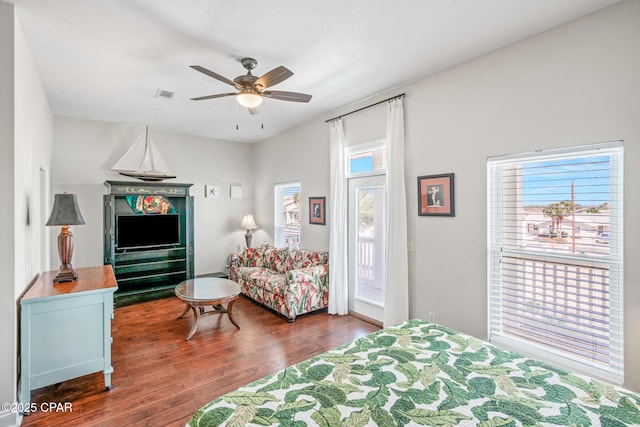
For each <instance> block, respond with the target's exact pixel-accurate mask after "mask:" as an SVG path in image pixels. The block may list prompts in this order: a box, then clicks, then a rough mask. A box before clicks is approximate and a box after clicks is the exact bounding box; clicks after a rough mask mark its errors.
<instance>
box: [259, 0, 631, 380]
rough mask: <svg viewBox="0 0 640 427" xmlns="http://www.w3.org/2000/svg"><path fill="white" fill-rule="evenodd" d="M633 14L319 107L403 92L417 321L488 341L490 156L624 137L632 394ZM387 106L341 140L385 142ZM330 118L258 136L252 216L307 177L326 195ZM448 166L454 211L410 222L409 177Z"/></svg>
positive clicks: (324, 242)
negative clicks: (277, 188)
mask: <svg viewBox="0 0 640 427" xmlns="http://www.w3.org/2000/svg"><path fill="white" fill-rule="evenodd" d="M638 22H640V2H638V1H635V0H633V1H627V2H623V3H620V4H617V5H615V6H613V7H611V8H608V9H605V10H604V11H601V12H598V13H596V14H594V15H590V16H587V17H585V18H582V19H579V20H576V21H574V22H571V23H569V24H566V25H563V26H561V27H558V28H556V29H553V30H550V31H548V32H545V33H543V34H540V35H537V36H534V37H531V38H530V39H527V40H524V41H522V42H519V43H517V44H514V45H511V46H508V47H506V48H504V49H500V50H498V51H495V52H493V53H491V54H488V55H485V56H482V57H480V58H477V59H475V60H473V61H469V62H467V63H465V64H462V65H460V66H457V67H454V68H451V69H449V70H446V71H444V72H441V73H438V74H436V75H433V76H429V77H426V78H424V79H422V80H419V81H416V82H414V83H412V84H409V85H407V86H405V87H402V88H397V89H396V90H394V91H390V92H388V93H385V94H381V95H380V96H376V97H375V98H372V99H368V100H366V101H363V102H362V103H361V104H358V105H353V106H350V108H345V109H343V110H341V111H336V112H334V113H335V114H330V115H327V117H326V118H330V117H331V116H333V115H337V114H340V113H344V112H347V111H349V110H354V109H356V108H358V107H360V106H364V105H367V104H371V103H373V102H375V101H377V100H381V99H385V98H386V97H388V96H393V95H395V94H398V93H403V92H404V93H406V99H405V117H406V143H407V147H406V162H407V163H406V184H407V199H408V206H407V208H408V209H407V211H408V215H409V217H408V232H409V236H408V238H409V240H412V241H413V242H414V247H415V251H414V252H413V253H410V257H409V262H410V265H409V275H410V316H411V317H415V318H423V319H426V318H427V315H428V313H429V312H434V313H436V320H437V321H438V322H440V323H442V324H445V325H447V326H450V327H453V328H455V329H458V330H461V331H463V332H467V333H469V334H472V335H475V336H478V337H483V338H484V337H486V336H487V277H486V276H487V268H486V263H487V256H486V245H487V239H486V234H487V227H486V160H487V157H489V156H495V155H501V154H510V153H519V152H529V151H533V150H537V149H550V148H556V147H566V146H574V145H582V144H590V143H596V142H602V141H610V140H617V139H623V140H624V141H625V166H624V167H625V185H626V191H625V212H624V214H625V225H624V226H625V246H624V253H625V307H624V309H625V360H626V364H625V373H626V375H625V378H626V384H625V385H626V386H627V387H630V388H633V389H635V390H638V391H640V364H639V363H638V362H637V361H638V360H640V340H638V339H637V336H638V325H640V287H639V286H637V283H638V281H639V279H640V264H639V263H637V262H634V261H635V260H637V259H638V257H639V256H640V246H639V244H640V243H639V242H640V223H639V222H638V221H637V218H639V217H640V193H638V192H637V191H635V186H634V184H635V183H638V182H640V126H639V125H638V117H640V49H639V48H638V46H640V25H638ZM385 111H386V110H385V109H384V108H380V107H374V108H372V109H368V110H365V111H363V112H360V113H356V114H353V115H350V116H347V117H345V119H344V127H345V134H346V135H345V136H346V139H347V144H354V143H358V142H363V141H366V140H371V139H376V138H379V137H380V136H383V135H384V123H385ZM326 118H323V120H320V119H318V120H315V121H313V122H311V123H308V124H305V125H303V126H301V127H299V128H297V129H295V130H293V131H291V132H287V133H285V134H282V135H278V136H276V137H273V138H271V139H269V140H266V141H263V142H262V143H259V144H257V146H256V153H259V155H258V156H257V158H260V159H261V160H260V165H259V166H258V167H256V189H257V191H256V193H257V194H259V195H260V196H259V198H258V199H257V203H256V212H257V213H258V214H259V215H260V219H261V221H262V222H263V223H272V214H271V212H272V210H273V201H272V199H273V197H272V184H273V183H274V182H278V181H281V180H296V179H297V180H301V181H302V183H303V196H304V197H303V200H306V196H308V195H328V193H329V176H328V174H327V169H328V125H326V124H325V123H324V119H326ZM275 164H280V165H285V164H286V165H288V166H287V167H286V168H284V167H278V166H274V165H275ZM289 165H294V166H292V167H289ZM448 172H454V173H455V189H456V194H455V196H456V216H455V217H453V218H450V217H441V218H439V217H418V215H417V209H418V208H417V179H416V178H417V176H420V175H431V174H439V173H448ZM305 187H311V188H312V189H313V193H317V194H310V192H309V191H307V190H306V188H305ZM258 189H259V191H258ZM270 192H271V193H270ZM329 226H330V224H329V225H328V226H327V227H323V228H322V229H321V230H320V231H318V230H316V229H314V230H311V229H310V228H311V226H306V227H305V228H303V230H302V241H303V245H305V246H306V245H312V244H314V245H316V246H320V247H321V249H326V248H327V247H328V227H329ZM391 286H392V284H391Z"/></svg>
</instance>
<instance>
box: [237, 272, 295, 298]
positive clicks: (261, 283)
mask: <svg viewBox="0 0 640 427" xmlns="http://www.w3.org/2000/svg"><path fill="white" fill-rule="evenodd" d="M238 274H239V275H240V277H241V278H242V279H243V280H245V281H247V282H250V283H251V284H252V285H253V286H257V287H259V288H262V289H265V290H267V291H269V292H273V293H275V294H280V293H284V292H285V290H286V288H287V277H286V275H285V274H281V273H276V272H275V271H273V270H271V269H269V268H266V267H240V268H239V269H238Z"/></svg>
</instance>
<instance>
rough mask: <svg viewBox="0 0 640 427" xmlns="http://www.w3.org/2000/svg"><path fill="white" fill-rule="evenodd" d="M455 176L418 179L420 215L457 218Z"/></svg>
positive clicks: (434, 176)
mask: <svg viewBox="0 0 640 427" xmlns="http://www.w3.org/2000/svg"><path fill="white" fill-rule="evenodd" d="M455 214H456V211H455V203H454V192H453V174H452V173H445V174H442V175H426V176H419V177H418V215H420V216H455Z"/></svg>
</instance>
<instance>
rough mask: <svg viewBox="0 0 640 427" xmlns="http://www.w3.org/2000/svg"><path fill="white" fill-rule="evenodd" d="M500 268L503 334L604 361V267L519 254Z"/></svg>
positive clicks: (606, 347) (606, 308)
mask: <svg viewBox="0 0 640 427" xmlns="http://www.w3.org/2000/svg"><path fill="white" fill-rule="evenodd" d="M501 268H502V275H503V279H504V280H503V285H502V300H503V301H502V325H503V330H504V332H505V333H507V334H509V335H512V336H516V337H519V338H522V339H525V340H528V341H533V342H538V343H543V344H545V345H549V346H552V347H556V348H558V349H559V350H562V351H567V352H570V353H572V354H575V355H578V356H581V357H584V358H589V359H593V360H597V361H600V362H601V363H605V364H606V363H608V360H609V331H610V325H609V311H610V309H611V307H610V286H609V283H610V281H609V269H608V268H605V267H601V266H598V265H595V264H591V265H585V264H582V265H580V264H579V263H578V262H573V261H569V260H567V261H562V260H558V261H549V260H544V259H542V258H537V257H535V256H532V257H530V258H529V257H527V256H526V255H522V254H518V255H503V257H502V263H501Z"/></svg>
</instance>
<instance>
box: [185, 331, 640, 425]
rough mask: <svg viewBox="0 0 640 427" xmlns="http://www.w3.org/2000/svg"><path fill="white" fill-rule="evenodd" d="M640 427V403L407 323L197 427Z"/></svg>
mask: <svg viewBox="0 0 640 427" xmlns="http://www.w3.org/2000/svg"><path fill="white" fill-rule="evenodd" d="M219 425H226V426H242V425H250V426H271V425H282V426H327V427H329V426H338V425H345V426H367V425H378V426H396V425H397V426H406V425H430V426H439V425H480V426H485V427H489V426H517V425H524V426H529V425H563V426H566V425H577V426H587V425H603V426H626V425H640V395H638V394H636V393H633V392H630V391H627V390H624V389H622V388H619V387H614V386H612V385H609V384H606V383H604V382H600V381H596V380H592V379H590V378H588V377H585V376H581V375H577V374H573V373H571V372H569V371H566V370H563V369H558V368H555V367H553V366H551V365H548V364H546V363H542V362H539V361H536V360H534V359H530V358H527V357H523V356H521V355H519V354H517V353H514V352H511V351H507V350H504V349H501V348H498V347H496V346H494V345H492V344H489V343H487V342H484V341H481V340H478V339H475V338H472V337H470V336H468V335H465V334H462V333H459V332H456V331H454V330H451V329H448V328H446V327H443V326H441V325H437V324H432V323H427V322H424V321H421V320H409V321H407V322H405V323H403V324H401V325H398V326H395V327H390V328H385V329H382V330H379V331H376V332H373V333H371V334H369V335H367V336H365V337H362V338H359V339H356V340H354V341H352V342H350V343H348V344H344V345H342V346H340V347H337V348H335V349H333V350H329V351H327V352H325V353H322V354H320V355H318V356H315V357H313V358H311V359H308V360H306V361H304V362H301V363H298V364H297V365H294V366H291V367H289V368H286V369H283V370H282V371H280V372H277V373H275V374H273V375H269V376H267V377H264V378H262V379H260V380H258V381H255V382H253V383H251V384H248V385H246V386H243V387H241V388H239V389H237V390H235V391H232V392H230V393H227V394H225V395H223V396H221V397H219V398H217V399H215V400H213V401H212V402H210V403H208V404H206V405H205V406H204V407H202V408H201V409H199V410H198V411H197V412H196V413H195V414H194V415H193V417H192V418H191V419H190V420H189V421H188V424H187V426H189V427H205V426H207V427H209V426H219Z"/></svg>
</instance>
